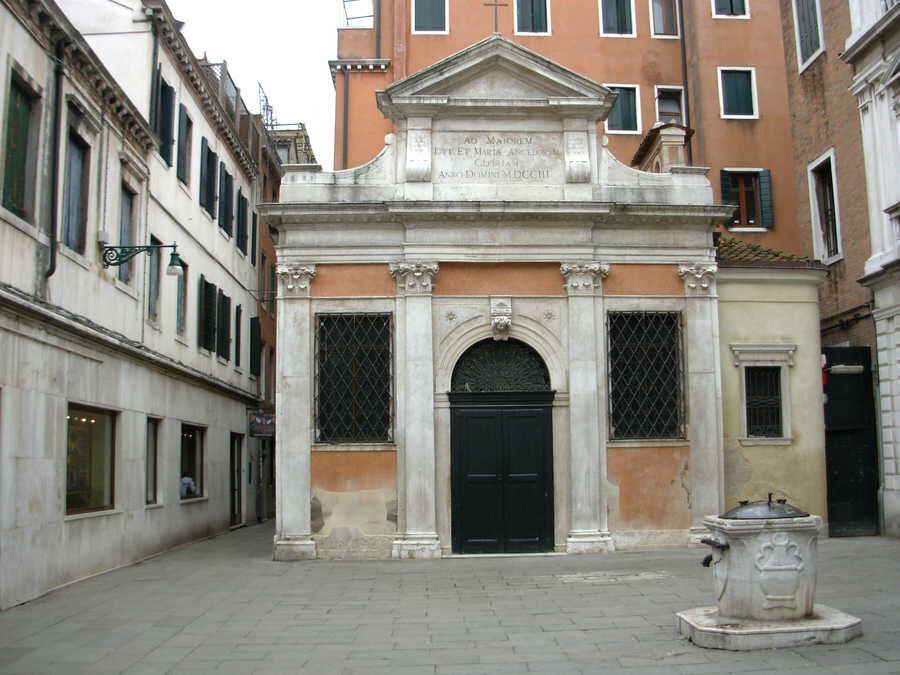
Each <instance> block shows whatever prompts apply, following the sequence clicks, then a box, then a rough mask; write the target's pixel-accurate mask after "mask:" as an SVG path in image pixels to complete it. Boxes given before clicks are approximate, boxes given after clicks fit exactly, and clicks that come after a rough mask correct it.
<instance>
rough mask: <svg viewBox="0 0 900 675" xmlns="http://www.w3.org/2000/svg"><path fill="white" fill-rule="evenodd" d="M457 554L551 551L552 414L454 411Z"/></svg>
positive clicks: (512, 410)
mask: <svg viewBox="0 0 900 675" xmlns="http://www.w3.org/2000/svg"><path fill="white" fill-rule="evenodd" d="M451 435H452V441H451V445H452V454H453V458H452V461H453V466H452V470H453V479H452V484H453V493H452V505H453V523H452V529H453V550H454V552H456V553H524V552H537V551H544V550H551V549H552V547H553V514H552V497H551V493H552V442H551V433H550V408H549V407H546V408H539V407H535V408H500V407H485V408H454V409H453V410H452V412H451Z"/></svg>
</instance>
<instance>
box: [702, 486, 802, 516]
mask: <svg viewBox="0 0 900 675" xmlns="http://www.w3.org/2000/svg"><path fill="white" fill-rule="evenodd" d="M808 515H809V514H808V513H806V512H805V511H801V510H800V509H798V508H797V507H796V506H793V505H792V504H788V503H787V500H786V499H775V500H773V499H772V493H771V492H770V493H769V500H768V501H758V502H750V501H747V500H744V501H741V502H738V505H737V506H735V507H734V508H733V509H731V510H730V511H728V512H727V513H723V514H722V515H721V516H719V517H720V518H726V519H728V520H773V519H775V518H805V517H806V516H808Z"/></svg>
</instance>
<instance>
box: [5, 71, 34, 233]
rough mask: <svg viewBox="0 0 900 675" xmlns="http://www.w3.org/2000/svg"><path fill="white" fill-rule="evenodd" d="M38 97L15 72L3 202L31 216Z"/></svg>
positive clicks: (10, 107)
mask: <svg viewBox="0 0 900 675" xmlns="http://www.w3.org/2000/svg"><path fill="white" fill-rule="evenodd" d="M37 101H38V98H37V96H35V95H34V94H33V93H32V92H31V91H30V90H29V89H28V88H27V87H26V86H25V85H24V84H23V83H22V82H20V81H19V79H18V78H17V77H16V76H15V74H13V76H12V80H11V82H10V85H9V104H8V105H7V110H6V152H5V161H4V164H3V166H4V173H3V206H4V207H5V208H7V209H9V210H10V211H12V212H13V213H15V214H16V215H17V216H19V218H25V219H27V218H28V217H29V215H30V214H29V211H30V210H31V205H32V204H33V203H34V202H33V199H34V195H33V193H34V158H35V155H36V152H37V139H36V135H37V134H36V133H35V132H36V130H37V124H36V122H37V120H35V119H34V117H35V111H36V110H37Z"/></svg>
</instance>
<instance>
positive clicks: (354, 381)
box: [315, 314, 393, 443]
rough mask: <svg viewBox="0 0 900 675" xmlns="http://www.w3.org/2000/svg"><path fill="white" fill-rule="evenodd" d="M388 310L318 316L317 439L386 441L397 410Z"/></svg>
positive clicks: (352, 441)
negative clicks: (392, 417) (394, 402)
mask: <svg viewBox="0 0 900 675" xmlns="http://www.w3.org/2000/svg"><path fill="white" fill-rule="evenodd" d="M391 361H392V357H391V315H390V314H317V315H316V386H315V410H316V441H317V442H320V443H360V442H387V441H390V440H391V413H392V410H393V396H392V393H393V388H392V377H393V373H392V363H391Z"/></svg>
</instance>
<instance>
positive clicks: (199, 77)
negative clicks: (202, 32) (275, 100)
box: [143, 0, 259, 179]
mask: <svg viewBox="0 0 900 675" xmlns="http://www.w3.org/2000/svg"><path fill="white" fill-rule="evenodd" d="M143 3H144V6H145V7H146V8H147V9H149V10H151V12H152V17H153V25H154V26H155V28H156V30H157V31H158V33H159V37H160V42H161V43H162V44H163V45H165V46H166V47H167V48H168V50H169V51H170V52H171V54H172V56H173V57H174V60H175V63H176V64H177V65H178V68H179V69H180V70H181V73H182V75H183V76H184V78H185V80H186V81H187V82H189V83H190V84H191V86H192V88H193V90H194V93H195V94H196V95H197V99H198V101H199V102H200V107H201V108H202V110H203V112H204V113H205V115H206V117H207V119H208V120H209V122H210V124H211V125H212V127H213V129H214V130H215V131H216V132H217V133H218V134H219V135H220V136H221V137H222V138H224V139H225V141H226V143H227V144H228V147H229V148H230V149H231V151H232V153H234V156H235V158H236V159H237V161H238V164H240V166H241V168H242V169H243V170H244V173H245V174H247V176H248V177H249V178H251V179H253V178H256V176H257V175H258V174H259V167H258V166H257V165H256V162H255V161H254V160H253V158H252V157H251V156H250V153H249V151H248V150H247V149H246V148H245V147H244V144H243V143H242V142H241V140H240V138H239V137H238V133H237V130H236V129H235V127H234V126H233V125H232V124H231V122H230V121H229V119H230V118H229V115H228V112H227V111H226V110H225V108H224V106H223V105H222V103H221V102H220V101H219V97H218V96H216V94H215V92H212V91H210V89H209V84H208V82H207V81H206V76H205V74H204V73H203V70H202V69H203V66H201V65H200V62H199V61H198V60H197V57H196V56H195V55H194V52H193V51H191V48H190V46H189V45H188V43H187V40H186V39H185V38H184V35H182V34H181V30H180V29H179V25H178V21H177V20H176V19H175V17H174V16H172V12H171V11H170V10H169V7H168V5H167V4H166V3H165V2H164V1H163V0H143ZM235 114H237V113H235Z"/></svg>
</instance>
